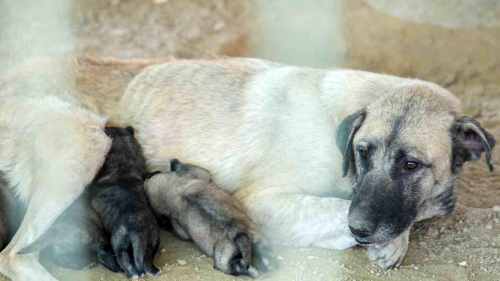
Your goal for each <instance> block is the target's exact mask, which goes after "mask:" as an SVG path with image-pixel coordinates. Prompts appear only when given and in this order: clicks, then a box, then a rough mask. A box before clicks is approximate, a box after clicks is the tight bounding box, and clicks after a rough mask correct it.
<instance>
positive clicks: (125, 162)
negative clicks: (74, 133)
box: [102, 126, 145, 177]
mask: <svg viewBox="0 0 500 281" xmlns="http://www.w3.org/2000/svg"><path fill="white" fill-rule="evenodd" d="M104 132H105V133H106V135H108V136H109V137H110V138H111V139H112V144H111V148H110V150H109V152H108V155H107V157H106V161H105V163H104V166H103V169H102V171H104V172H105V171H107V170H109V169H117V168H119V167H122V168H123V167H129V168H132V167H133V168H135V169H136V170H137V172H138V173H139V174H140V176H141V177H142V175H143V174H144V173H145V161H144V156H143V154H142V149H141V146H140V145H139V143H138V142H137V139H136V138H135V137H134V129H133V128H132V127H131V126H128V127H126V128H121V127H106V128H105V129H104Z"/></svg>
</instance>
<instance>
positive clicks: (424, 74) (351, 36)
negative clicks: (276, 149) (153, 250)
mask: <svg viewBox="0 0 500 281" xmlns="http://www.w3.org/2000/svg"><path fill="white" fill-rule="evenodd" d="M343 9H344V10H343V18H342V26H343V31H344V36H343V38H344V39H343V42H342V44H343V46H342V48H340V49H341V52H340V53H341V54H343V55H342V56H341V60H340V61H339V65H336V66H341V67H347V68H355V69H362V70H368V71H374V72H381V73H388V74H394V75H399V76H405V77H416V78H420V79H424V80H429V81H432V82H436V83H439V84H440V85H443V86H444V87H446V88H448V89H450V90H451V91H452V92H454V93H455V94H456V95H457V96H458V97H459V98H460V99H461V100H462V102H463V104H462V107H463V113H464V114H466V115H471V116H474V117H475V118H477V120H478V121H480V123H481V124H482V125H483V126H484V128H485V129H487V130H488V131H489V132H490V133H492V134H493V135H494V136H495V137H496V139H497V140H499V141H500V110H499V108H500V94H499V91H500V55H499V50H500V27H495V26H492V27H488V28H486V27H480V28H447V27H442V26H439V25H436V24H429V23H425V22H412V21H409V20H404V19H401V18H397V17H395V16H392V15H390V14H388V13H385V12H382V11H379V10H376V9H375V8H373V7H372V6H371V5H370V4H368V3H367V2H364V1H363V0H353V1H349V2H348V4H346V5H345V6H343ZM0 13H1V11H0ZM72 22H73V24H74V25H73V28H74V32H75V38H74V45H73V51H75V52H77V53H86V54H89V55H93V56H114V57H119V58H150V57H165V56H176V57H184V58H193V57H197V56H200V55H202V54H204V53H207V52H208V53H217V54H225V55H231V56H257V57H262V56H259V53H256V51H255V50H256V48H255V45H256V44H257V45H258V44H259V41H258V39H255V38H254V37H252V32H253V30H254V29H253V27H254V26H256V25H258V12H257V9H256V8H255V5H254V2H251V1H222V0H221V1H195V0H192V1H191V0H155V1H132V0H129V1H126V0H122V1H120V0H111V1H99V0H92V1H84V0H78V1H76V5H75V7H73V8H72ZM36 28H43V25H42V27H36V26H35V27H34V29H33V31H34V32H37V29H36ZM38 31H39V32H43V30H41V29H40V30H38ZM0 38H1V37H0ZM306 45H307V42H306ZM333 47H334V46H332V48H333ZM337 53H338V52H337ZM9 55H10V53H9V50H5V49H3V50H2V47H0V58H2V57H4V58H5V57H7V56H9ZM332 66H333V65H332ZM493 155H494V157H493V158H494V161H493V162H494V165H496V168H497V171H498V170H500V150H499V149H498V147H497V148H495V151H494V153H493ZM459 194H460V195H459V201H458V204H457V208H456V210H455V212H454V213H453V214H451V215H449V216H446V217H443V218H435V219H432V220H428V221H424V222H421V223H418V224H416V225H415V226H414V229H413V232H412V234H411V238H410V249H409V251H408V253H407V255H406V259H405V261H404V263H403V266H402V267H400V268H399V269H397V270H396V269H395V270H389V271H384V270H381V269H379V268H378V267H377V266H375V265H374V264H372V263H371V262H369V261H368V259H367V257H366V251H365V249H363V248H362V247H355V248H353V249H349V250H346V251H332V250H324V249H318V248H277V249H276V251H277V253H278V254H279V259H280V261H281V268H280V269H279V270H278V271H276V272H273V273H272V274H271V275H270V276H268V277H266V278H265V279H266V280H495V281H498V280H500V172H495V173H490V172H489V171H488V168H487V165H486V164H485V160H484V159H481V161H479V162H476V163H472V164H467V165H466V166H465V168H464V174H463V177H462V181H461V184H460V187H459ZM156 264H157V265H158V266H159V267H161V268H162V269H163V272H164V273H163V274H162V275H161V276H158V277H148V278H147V279H150V280H238V279H241V280H245V279H246V278H244V277H233V276H226V275H224V274H222V273H220V272H218V271H215V270H213V269H212V265H213V262H212V259H211V258H209V257H206V256H205V255H203V253H202V252H201V251H200V250H199V249H198V248H197V247H196V246H195V245H194V244H193V243H191V242H184V241H180V240H179V239H177V238H176V237H175V236H173V235H172V234H170V233H167V232H164V233H163V234H162V246H161V251H160V253H159V255H158V257H157V259H156ZM46 266H47V267H48V268H49V269H50V270H51V272H53V274H54V275H55V276H57V277H58V278H60V280H75V281H76V280H122V279H124V278H125V276H124V275H123V274H114V273H110V272H109V271H105V270H104V269H103V267H101V266H95V267H93V268H91V269H89V270H85V271H72V270H65V269H61V268H58V267H55V266H54V265H51V264H46ZM0 279H1V278H0Z"/></svg>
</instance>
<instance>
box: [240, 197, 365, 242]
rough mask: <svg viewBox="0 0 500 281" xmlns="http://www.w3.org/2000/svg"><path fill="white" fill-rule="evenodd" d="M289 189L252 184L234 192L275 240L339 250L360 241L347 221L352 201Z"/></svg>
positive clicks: (269, 236) (255, 219) (262, 229)
mask: <svg viewBox="0 0 500 281" xmlns="http://www.w3.org/2000/svg"><path fill="white" fill-rule="evenodd" d="M288 191H289V190H287V189H281V188H279V189H278V188H277V189H266V190H256V189H255V188H249V189H246V190H245V189H244V190H240V191H239V192H237V193H236V194H235V195H234V196H235V197H236V198H237V199H238V200H239V201H240V202H241V203H242V205H243V206H244V207H245V208H246V211H247V212H248V214H249V216H250V218H252V220H253V221H254V222H255V223H256V224H257V225H258V227H259V229H260V230H261V231H262V232H263V233H264V234H265V235H266V237H268V239H269V240H270V241H271V242H272V243H274V244H277V245H294V246H317V247H322V248H328V249H336V250H342V249H346V248H349V247H352V246H354V245H356V244H357V242H356V241H355V240H354V238H353V237H352V235H351V232H350V230H349V227H348V222H347V214H348V211H349V206H350V204H351V201H349V200H343V199H338V198H324V197H316V196H310V195H304V194H293V193H291V192H288Z"/></svg>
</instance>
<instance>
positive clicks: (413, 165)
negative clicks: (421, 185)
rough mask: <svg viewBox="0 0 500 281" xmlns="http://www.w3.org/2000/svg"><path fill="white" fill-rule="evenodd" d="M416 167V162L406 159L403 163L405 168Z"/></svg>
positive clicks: (411, 168)
mask: <svg viewBox="0 0 500 281" xmlns="http://www.w3.org/2000/svg"><path fill="white" fill-rule="evenodd" d="M417 167H418V163H417V162H413V161H407V162H406V164H405V170H413V169H415V168H417Z"/></svg>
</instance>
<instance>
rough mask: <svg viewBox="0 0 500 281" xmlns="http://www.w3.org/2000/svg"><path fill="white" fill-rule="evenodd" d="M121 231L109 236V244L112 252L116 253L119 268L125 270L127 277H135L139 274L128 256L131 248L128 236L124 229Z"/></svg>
mask: <svg viewBox="0 0 500 281" xmlns="http://www.w3.org/2000/svg"><path fill="white" fill-rule="evenodd" d="M121 232H122V233H119V232H117V233H115V234H113V237H111V245H112V247H113V252H115V254H116V258H117V261H118V264H119V265H120V267H121V269H123V271H125V275H126V276H127V278H133V279H137V278H139V277H142V276H140V275H141V274H139V272H138V271H137V269H136V268H135V266H134V265H133V260H132V259H131V257H130V253H129V249H130V250H131V247H132V245H131V241H130V236H129V235H127V231H126V229H124V230H123V231H121Z"/></svg>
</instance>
